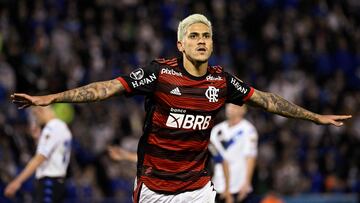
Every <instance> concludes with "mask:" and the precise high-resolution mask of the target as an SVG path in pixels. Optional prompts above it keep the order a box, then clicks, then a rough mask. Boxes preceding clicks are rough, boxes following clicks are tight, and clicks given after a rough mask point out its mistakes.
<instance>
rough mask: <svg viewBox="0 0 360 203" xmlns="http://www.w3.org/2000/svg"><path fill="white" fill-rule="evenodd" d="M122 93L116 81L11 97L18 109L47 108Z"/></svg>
mask: <svg viewBox="0 0 360 203" xmlns="http://www.w3.org/2000/svg"><path fill="white" fill-rule="evenodd" d="M123 91H124V87H123V86H122V84H121V83H120V82H119V81H118V80H116V79H113V80H108V81H102V82H94V83H90V84H88V85H86V86H83V87H78V88H75V89H71V90H67V91H65V92H61V93H56V94H50V95H44V96H30V95H27V94H20V93H15V94H13V95H11V98H12V101H13V102H14V103H16V104H19V105H20V107H19V108H20V109H22V108H26V107H28V106H31V105H34V106H47V105H49V104H52V103H62V102H63V103H84V102H94V101H100V100H104V99H107V98H109V97H111V96H113V95H115V94H116V93H118V94H120V93H122V92H123Z"/></svg>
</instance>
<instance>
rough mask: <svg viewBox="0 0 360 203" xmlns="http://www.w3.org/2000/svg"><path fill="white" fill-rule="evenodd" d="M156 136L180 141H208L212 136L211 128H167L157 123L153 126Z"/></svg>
mask: <svg viewBox="0 0 360 203" xmlns="http://www.w3.org/2000/svg"><path fill="white" fill-rule="evenodd" d="M152 132H153V133H154V134H155V136H156V137H159V138H161V139H169V140H180V141H207V140H208V139H209V136H210V132H211V128H208V129H206V130H198V131H194V130H185V129H176V130H174V129H166V128H162V127H159V126H157V125H154V126H153V131H152Z"/></svg>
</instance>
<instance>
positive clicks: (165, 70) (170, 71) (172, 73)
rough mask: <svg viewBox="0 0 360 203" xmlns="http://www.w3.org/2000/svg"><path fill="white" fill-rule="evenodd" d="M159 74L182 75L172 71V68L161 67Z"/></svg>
mask: <svg viewBox="0 0 360 203" xmlns="http://www.w3.org/2000/svg"><path fill="white" fill-rule="evenodd" d="M160 73H161V74H168V75H176V76H179V77H182V73H180V72H177V71H174V70H173V69H168V68H163V69H161V72H160Z"/></svg>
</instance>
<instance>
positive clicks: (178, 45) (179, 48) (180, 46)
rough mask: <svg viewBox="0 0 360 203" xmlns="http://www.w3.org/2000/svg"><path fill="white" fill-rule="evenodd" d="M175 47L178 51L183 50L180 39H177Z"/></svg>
mask: <svg viewBox="0 0 360 203" xmlns="http://www.w3.org/2000/svg"><path fill="white" fill-rule="evenodd" d="M177 48H178V50H179V51H180V52H183V51H184V47H183V43H182V42H181V41H177Z"/></svg>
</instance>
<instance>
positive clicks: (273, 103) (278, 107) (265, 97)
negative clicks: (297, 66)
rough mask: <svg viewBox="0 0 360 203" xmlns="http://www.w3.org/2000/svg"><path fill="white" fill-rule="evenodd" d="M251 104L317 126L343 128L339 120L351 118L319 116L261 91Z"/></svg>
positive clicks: (251, 100)
mask: <svg viewBox="0 0 360 203" xmlns="http://www.w3.org/2000/svg"><path fill="white" fill-rule="evenodd" d="M249 104H250V105H251V106H257V107H261V108H263V109H264V110H266V111H268V112H271V113H276V114H279V115H282V116H285V117H289V118H297V119H303V120H309V121H312V122H314V123H317V124H333V125H336V126H341V125H343V123H342V122H339V121H338V120H345V119H348V118H351V115H319V114H316V113H313V112H311V111H308V110H306V109H304V108H301V107H300V106H297V105H295V104H293V103H291V102H289V101H287V100H285V99H284V98H282V97H280V96H278V95H276V94H273V93H269V92H262V91H259V90H255V91H254V94H253V95H252V96H251V97H250V100H249Z"/></svg>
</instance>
